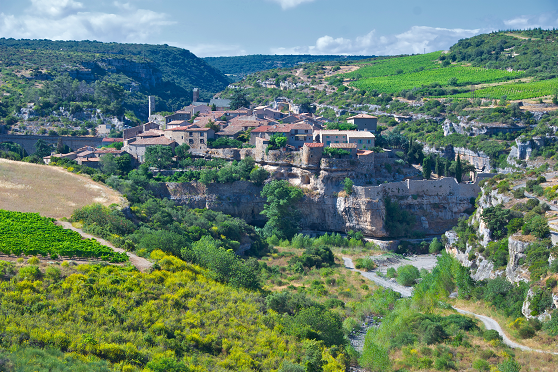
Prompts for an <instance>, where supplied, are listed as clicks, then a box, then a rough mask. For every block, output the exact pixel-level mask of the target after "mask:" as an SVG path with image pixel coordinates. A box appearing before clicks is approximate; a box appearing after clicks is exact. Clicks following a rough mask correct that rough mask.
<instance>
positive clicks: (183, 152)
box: [174, 143, 190, 160]
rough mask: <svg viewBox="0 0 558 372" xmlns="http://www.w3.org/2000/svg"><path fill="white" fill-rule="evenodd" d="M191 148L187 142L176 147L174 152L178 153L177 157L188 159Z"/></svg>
mask: <svg viewBox="0 0 558 372" xmlns="http://www.w3.org/2000/svg"><path fill="white" fill-rule="evenodd" d="M189 150H190V146H188V144H186V143H183V144H182V145H180V146H177V147H176V148H175V149H174V153H175V154H176V157H177V158H178V159H179V160H182V159H186V158H188V157H190V153H189Z"/></svg>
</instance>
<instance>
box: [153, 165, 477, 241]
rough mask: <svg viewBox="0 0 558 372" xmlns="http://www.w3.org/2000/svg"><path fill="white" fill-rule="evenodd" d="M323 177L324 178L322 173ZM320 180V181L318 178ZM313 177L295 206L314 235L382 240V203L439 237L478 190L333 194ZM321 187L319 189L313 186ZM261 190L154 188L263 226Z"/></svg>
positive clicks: (245, 185) (412, 185) (243, 185)
mask: <svg viewBox="0 0 558 372" xmlns="http://www.w3.org/2000/svg"><path fill="white" fill-rule="evenodd" d="M322 176H323V175H322ZM322 176H320V177H322ZM320 177H319V178H317V179H315V178H314V177H313V178H312V183H315V185H309V186H315V188H306V190H307V192H306V193H305V196H304V198H303V199H302V201H301V202H300V203H299V205H298V208H299V210H300V212H301V214H302V226H301V227H302V228H303V229H307V230H317V231H337V232H346V231H349V230H357V231H361V232H362V233H364V234H365V235H367V236H372V237H385V236H387V235H388V233H387V231H386V230H385V225H384V221H385V205H384V199H385V198H386V197H389V198H390V199H391V200H396V201H397V202H398V203H399V205H400V206H401V208H403V209H405V210H408V211H410V212H411V213H412V214H413V215H415V216H416V224H415V226H413V230H416V231H421V232H423V233H426V234H441V233H443V232H444V231H446V230H448V229H449V228H451V226H453V225H455V223H456V222H457V219H458V218H459V217H461V216H463V215H464V213H465V212H466V211H467V210H469V209H470V208H471V207H472V205H471V198H475V196H476V194H477V193H478V191H479V187H478V185H477V184H458V183H457V182H456V181H455V179H453V178H444V179H441V180H436V181H414V180H406V181H403V182H393V183H388V184H382V185H380V186H355V187H354V188H353V190H354V191H353V193H352V195H349V196H338V194H337V191H336V190H339V189H340V186H339V185H340V182H337V181H336V182H335V183H334V184H330V183H329V182H327V179H325V180H324V179H322V178H320ZM318 186H320V187H318ZM260 192H261V187H258V186H255V185H254V184H252V183H250V182H246V181H237V182H234V183H232V184H210V185H208V186H204V185H202V184H199V183H195V182H193V183H166V184H163V186H161V188H160V189H159V190H158V193H159V196H161V197H168V198H170V199H172V200H174V201H176V202H177V203H178V204H181V205H186V206H188V207H189V208H208V209H212V210H216V211H221V212H223V213H226V214H230V215H232V216H234V217H239V218H242V219H244V220H246V221H247V222H248V223H251V224H255V225H263V224H264V223H265V216H263V215H262V214H261V211H263V206H264V204H265V200H264V199H263V198H262V197H261V196H260Z"/></svg>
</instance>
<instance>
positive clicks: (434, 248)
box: [428, 238, 444, 254]
mask: <svg viewBox="0 0 558 372" xmlns="http://www.w3.org/2000/svg"><path fill="white" fill-rule="evenodd" d="M443 248H444V246H443V245H442V243H440V241H439V240H438V238H434V239H432V241H431V242H430V245H429V246H428V252H430V253H432V254H437V253H440V251H441V250H442V249H443Z"/></svg>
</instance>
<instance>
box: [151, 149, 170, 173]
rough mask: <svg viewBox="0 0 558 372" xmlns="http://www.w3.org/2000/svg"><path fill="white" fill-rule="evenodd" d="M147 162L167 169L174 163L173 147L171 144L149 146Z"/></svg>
mask: <svg viewBox="0 0 558 372" xmlns="http://www.w3.org/2000/svg"><path fill="white" fill-rule="evenodd" d="M145 164H147V165H148V166H150V167H155V168H157V169H165V168H168V167H170V165H171V164H172V148H170V147H169V146H163V145H156V146H149V147H148V148H147V149H146V150H145Z"/></svg>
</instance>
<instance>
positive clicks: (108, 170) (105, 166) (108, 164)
mask: <svg viewBox="0 0 558 372" xmlns="http://www.w3.org/2000/svg"><path fill="white" fill-rule="evenodd" d="M99 163H100V164H101V171H102V172H103V173H104V174H109V175H110V174H116V172H118V164H117V163H116V158H115V157H114V155H113V154H104V155H102V156H101V158H100V159H99Z"/></svg>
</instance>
